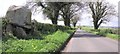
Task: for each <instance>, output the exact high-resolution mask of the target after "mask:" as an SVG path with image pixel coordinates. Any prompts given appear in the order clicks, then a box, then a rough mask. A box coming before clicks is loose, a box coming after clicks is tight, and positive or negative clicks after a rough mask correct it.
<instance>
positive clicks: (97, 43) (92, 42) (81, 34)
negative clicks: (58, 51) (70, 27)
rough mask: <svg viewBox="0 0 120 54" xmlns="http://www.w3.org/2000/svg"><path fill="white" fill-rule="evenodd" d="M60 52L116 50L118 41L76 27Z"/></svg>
mask: <svg viewBox="0 0 120 54" xmlns="http://www.w3.org/2000/svg"><path fill="white" fill-rule="evenodd" d="M62 52H118V42H117V41H116V40H113V39H110V38H107V37H101V36H98V35H94V34H91V33H87V32H85V31H83V30H80V29H78V30H77V31H76V32H75V34H74V35H73V37H72V38H71V40H70V41H69V43H68V44H67V45H66V47H65V48H64V50H62Z"/></svg>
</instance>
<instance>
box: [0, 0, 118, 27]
mask: <svg viewBox="0 0 120 54" xmlns="http://www.w3.org/2000/svg"><path fill="white" fill-rule="evenodd" d="M107 1H108V2H110V3H111V4H113V5H115V6H116V8H115V9H116V10H117V9H118V2H119V1H120V0H107ZM25 4H26V0H0V17H2V16H5V14H6V12H7V10H8V8H9V6H11V5H17V6H23V5H25ZM87 16H89V14H82V18H83V19H82V20H81V21H79V22H78V23H77V25H93V24H92V19H91V18H88V17H87ZM113 18H114V19H113ZM32 19H36V20H37V21H39V22H42V23H43V22H44V23H51V21H50V20H45V19H43V15H42V13H39V14H37V15H32ZM111 19H112V20H111V21H110V22H109V23H107V24H102V26H118V18H117V17H112V18H111ZM58 24H59V25H63V24H64V23H63V22H58Z"/></svg>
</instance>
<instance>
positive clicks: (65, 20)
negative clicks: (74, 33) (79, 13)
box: [64, 18, 70, 27]
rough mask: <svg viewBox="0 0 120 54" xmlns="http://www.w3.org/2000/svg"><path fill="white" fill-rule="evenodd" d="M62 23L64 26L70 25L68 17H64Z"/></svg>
mask: <svg viewBox="0 0 120 54" xmlns="http://www.w3.org/2000/svg"><path fill="white" fill-rule="evenodd" d="M64 24H65V26H69V27H70V19H69V18H64Z"/></svg>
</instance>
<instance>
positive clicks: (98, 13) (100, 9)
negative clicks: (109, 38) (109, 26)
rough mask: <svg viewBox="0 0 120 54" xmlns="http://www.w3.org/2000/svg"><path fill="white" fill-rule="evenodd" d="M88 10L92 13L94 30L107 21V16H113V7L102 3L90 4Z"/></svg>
mask: <svg viewBox="0 0 120 54" xmlns="http://www.w3.org/2000/svg"><path fill="white" fill-rule="evenodd" d="M89 8H90V10H91V12H92V18H93V24H94V29H98V28H99V26H100V25H101V24H102V23H105V22H108V21H109V16H111V15H114V14H115V9H114V7H113V5H110V4H109V3H107V2H104V1H98V2H90V3H89Z"/></svg>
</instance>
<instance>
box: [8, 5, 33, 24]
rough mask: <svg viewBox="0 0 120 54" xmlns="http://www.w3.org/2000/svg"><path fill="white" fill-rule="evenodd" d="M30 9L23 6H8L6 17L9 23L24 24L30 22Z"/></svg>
mask: <svg viewBox="0 0 120 54" xmlns="http://www.w3.org/2000/svg"><path fill="white" fill-rule="evenodd" d="M31 14H32V13H31V10H30V9H27V8H26V7H24V6H15V5H13V6H10V7H9V8H8V11H7V13H6V18H7V19H8V20H9V21H10V22H11V23H16V24H18V25H26V24H29V23H31Z"/></svg>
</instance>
